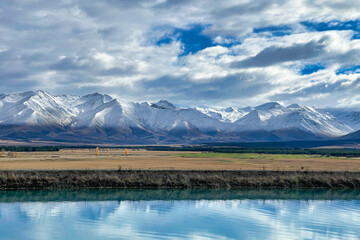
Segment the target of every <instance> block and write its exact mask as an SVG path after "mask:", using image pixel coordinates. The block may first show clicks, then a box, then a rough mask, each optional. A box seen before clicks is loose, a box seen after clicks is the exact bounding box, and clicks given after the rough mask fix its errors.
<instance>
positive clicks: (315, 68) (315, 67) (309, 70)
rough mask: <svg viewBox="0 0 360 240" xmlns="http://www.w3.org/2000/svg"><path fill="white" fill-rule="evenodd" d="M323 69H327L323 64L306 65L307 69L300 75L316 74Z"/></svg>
mask: <svg viewBox="0 0 360 240" xmlns="http://www.w3.org/2000/svg"><path fill="white" fill-rule="evenodd" d="M323 69H325V67H324V66H322V65H321V64H312V65H305V67H304V68H303V69H301V71H300V73H301V75H310V74H312V73H315V72H317V71H319V70H323Z"/></svg>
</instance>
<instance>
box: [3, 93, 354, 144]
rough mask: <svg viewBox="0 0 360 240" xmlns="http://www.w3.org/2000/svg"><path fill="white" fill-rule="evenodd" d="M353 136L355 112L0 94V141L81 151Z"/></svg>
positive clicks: (294, 106) (94, 96) (91, 96)
mask: <svg viewBox="0 0 360 240" xmlns="http://www.w3.org/2000/svg"><path fill="white" fill-rule="evenodd" d="M359 129H360V111H356V110H348V109H328V110H326V109H317V108H314V107H307V106H299V105H297V104H292V105H290V106H287V107H285V106H282V105H280V104H279V103H276V102H270V103H266V104H263V105H261V106H257V107H246V108H235V107H228V108H213V107H195V108H183V107H176V106H175V105H173V104H172V103H170V102H168V101H165V100H161V101H159V102H157V103H148V102H143V103H136V102H127V101H120V100H118V99H114V98H112V97H110V96H108V95H103V94H99V93H94V94H89V95H85V96H70V95H61V96H53V95H51V94H49V93H47V92H44V91H36V92H24V93H17V94H8V95H6V94H2V95H0V140H21V141H32V142H34V141H48V142H52V141H53V142H57V143H61V142H63V143H82V144H87V143H104V144H105V143H113V144H158V143H161V144H168V143H200V142H218V141H284V140H310V139H311V140H314V139H331V138H336V137H342V136H344V135H347V134H353V133H355V132H356V131H357V130H359ZM355 135H356V134H355ZM349 136H351V135H349Z"/></svg>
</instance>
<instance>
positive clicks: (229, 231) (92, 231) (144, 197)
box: [0, 190, 360, 240]
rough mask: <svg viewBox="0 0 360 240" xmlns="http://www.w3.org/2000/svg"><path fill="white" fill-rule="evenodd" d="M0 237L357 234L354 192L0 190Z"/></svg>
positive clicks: (359, 206) (359, 199)
mask: <svg viewBox="0 0 360 240" xmlns="http://www.w3.org/2000/svg"><path fill="white" fill-rule="evenodd" d="M0 239H46V240H48V239H86V240H90V239H360V192H359V191H309V190H307V191H304V190H302V191H274V190H266V191H264V190H262V191H260V190H250V191H244V190H242V191H240V190H228V191H227V190H102V191H99V190H91V191H19V192H0Z"/></svg>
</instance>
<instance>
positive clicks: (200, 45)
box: [156, 25, 216, 56]
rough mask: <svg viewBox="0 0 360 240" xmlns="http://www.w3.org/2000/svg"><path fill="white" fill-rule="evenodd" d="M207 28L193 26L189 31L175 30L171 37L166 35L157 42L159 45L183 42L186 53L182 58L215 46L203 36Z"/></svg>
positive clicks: (208, 38)
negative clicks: (174, 41) (175, 41)
mask: <svg viewBox="0 0 360 240" xmlns="http://www.w3.org/2000/svg"><path fill="white" fill-rule="evenodd" d="M204 29H205V26H202V25H193V26H191V27H190V28H189V29H181V28H174V29H173V31H172V33H171V34H170V35H166V36H164V37H163V38H161V39H160V40H159V41H157V42H156V44H157V45H159V46H160V45H162V44H170V43H171V42H172V41H173V40H179V41H181V42H182V44H183V47H184V49H183V50H184V51H183V53H182V54H181V55H180V56H185V55H188V54H194V53H197V52H199V51H201V50H203V49H205V48H208V47H212V46H215V45H216V44H214V42H213V40H212V39H211V38H210V37H208V36H206V35H204V34H203V30H204Z"/></svg>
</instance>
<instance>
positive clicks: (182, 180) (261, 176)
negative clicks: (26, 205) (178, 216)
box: [0, 170, 360, 190]
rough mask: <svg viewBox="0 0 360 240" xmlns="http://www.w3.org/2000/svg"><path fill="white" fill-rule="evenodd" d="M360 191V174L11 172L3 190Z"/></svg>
mask: <svg viewBox="0 0 360 240" xmlns="http://www.w3.org/2000/svg"><path fill="white" fill-rule="evenodd" d="M91 188H98V189H105V188H119V189H126V188H128V189H132V188H144V189H158V188H173V189H175V188H177V189H191V188H194V189H195V188H198V189H200V188H227V189H230V188H232V189H240V188H247V189H250V188H252V189H256V188H262V189H281V188H283V189H296V188H299V189H300V188H328V189H332V188H333V189H360V172H293V171H176V170H174V171H168V170H166V171H165V170H164V171H160V170H157V171H154V170H124V171H116V170H38V171H25V170H17V171H16V170H11V171H10V170H9V171H0V190H21V189H91Z"/></svg>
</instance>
